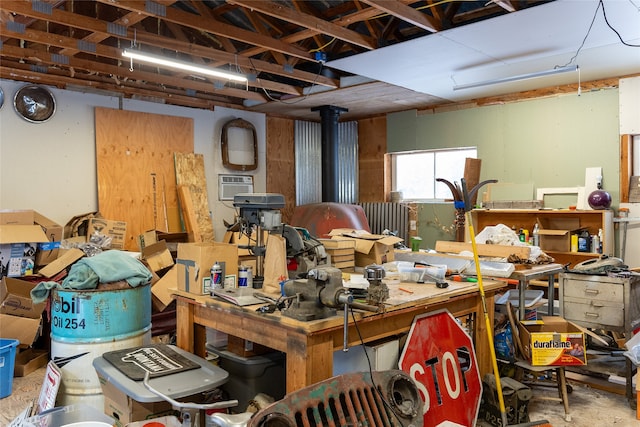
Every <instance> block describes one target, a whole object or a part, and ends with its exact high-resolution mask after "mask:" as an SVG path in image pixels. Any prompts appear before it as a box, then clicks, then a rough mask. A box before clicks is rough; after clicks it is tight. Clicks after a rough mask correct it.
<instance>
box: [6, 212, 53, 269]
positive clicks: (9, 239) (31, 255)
mask: <svg viewBox="0 0 640 427" xmlns="http://www.w3.org/2000/svg"><path fill="white" fill-rule="evenodd" d="M44 242H48V239H47V236H46V235H45V234H44V232H43V231H42V228H40V226H39V225H33V224H32V225H0V269H1V271H0V277H2V276H7V277H21V276H30V275H32V274H33V273H34V271H33V270H34V267H35V258H36V251H37V248H38V243H44Z"/></svg>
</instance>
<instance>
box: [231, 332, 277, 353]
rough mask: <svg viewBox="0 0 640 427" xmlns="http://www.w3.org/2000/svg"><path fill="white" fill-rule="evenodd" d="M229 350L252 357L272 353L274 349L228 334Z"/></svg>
mask: <svg viewBox="0 0 640 427" xmlns="http://www.w3.org/2000/svg"><path fill="white" fill-rule="evenodd" d="M227 351H229V352H231V353H233V354H237V355H238V356H242V357H252V356H259V355H261V354H267V353H271V352H273V351H274V350H273V349H272V348H269V347H266V346H264V345H261V344H256V343H254V342H253V341H249V340H245V339H243V338H238V337H235V336H233V335H227Z"/></svg>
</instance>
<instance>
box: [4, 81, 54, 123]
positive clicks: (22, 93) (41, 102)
mask: <svg viewBox="0 0 640 427" xmlns="http://www.w3.org/2000/svg"><path fill="white" fill-rule="evenodd" d="M13 106H14V108H15V110H16V112H17V113H18V114H19V115H20V116H22V118H24V119H25V120H27V121H29V122H32V123H43V122H46V121H47V120H49V119H50V118H51V116H53V114H54V113H55V112H56V100H55V99H54V97H53V95H52V94H51V92H49V91H48V90H47V89H45V88H43V87H41V86H37V85H27V86H23V87H22V88H20V89H19V90H18V91H17V92H16V95H15V97H14V98H13Z"/></svg>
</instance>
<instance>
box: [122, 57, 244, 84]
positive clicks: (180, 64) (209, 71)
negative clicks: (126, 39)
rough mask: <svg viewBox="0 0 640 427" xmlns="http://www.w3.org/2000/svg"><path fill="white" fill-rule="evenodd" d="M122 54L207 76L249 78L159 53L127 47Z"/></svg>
mask: <svg viewBox="0 0 640 427" xmlns="http://www.w3.org/2000/svg"><path fill="white" fill-rule="evenodd" d="M122 56H124V57H126V58H131V59H137V60H138V61H143V62H149V63H151V64H156V65H162V66H165V67H169V68H176V69H178V70H183V71H189V72H192V73H196V74H203V75H206V76H212V77H219V78H223V79H227V80H232V81H235V82H242V83H246V82H247V78H246V77H245V76H243V75H241V74H237V73H232V72H229V71H222V70H217V69H215V68H207V67H200V66H197V65H193V64H190V63H188V62H184V61H178V60H175V59H169V58H165V57H163V56H159V55H153V54H151V53H142V52H137V51H132V50H128V49H125V50H124V51H123V52H122Z"/></svg>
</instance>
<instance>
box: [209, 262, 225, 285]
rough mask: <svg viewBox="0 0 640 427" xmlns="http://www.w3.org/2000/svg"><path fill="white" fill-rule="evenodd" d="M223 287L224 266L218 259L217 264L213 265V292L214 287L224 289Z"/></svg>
mask: <svg viewBox="0 0 640 427" xmlns="http://www.w3.org/2000/svg"><path fill="white" fill-rule="evenodd" d="M223 287H224V281H223V280H222V266H221V265H220V264H218V261H216V262H215V264H213V266H211V292H213V290H214V289H222V288H223Z"/></svg>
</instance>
